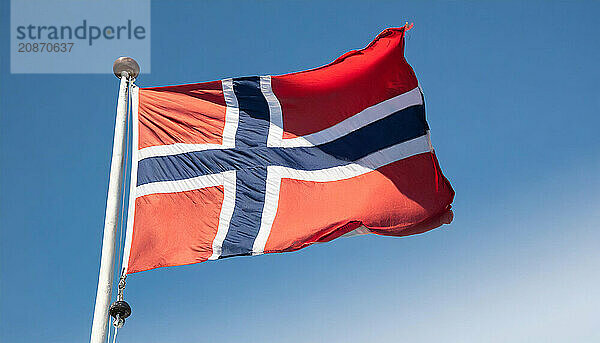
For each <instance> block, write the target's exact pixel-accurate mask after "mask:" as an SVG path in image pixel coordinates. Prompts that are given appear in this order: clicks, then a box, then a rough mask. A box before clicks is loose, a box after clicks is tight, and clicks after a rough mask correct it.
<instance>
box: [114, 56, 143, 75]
mask: <svg viewBox="0 0 600 343" xmlns="http://www.w3.org/2000/svg"><path fill="white" fill-rule="evenodd" d="M123 72H127V74H128V77H131V78H134V79H135V78H136V77H137V76H138V75H139V74H140V65H139V64H138V63H137V62H136V61H135V60H134V59H133V58H131V57H119V58H117V60H116V61H115V63H113V73H115V76H116V77H118V78H121V75H122V74H123Z"/></svg>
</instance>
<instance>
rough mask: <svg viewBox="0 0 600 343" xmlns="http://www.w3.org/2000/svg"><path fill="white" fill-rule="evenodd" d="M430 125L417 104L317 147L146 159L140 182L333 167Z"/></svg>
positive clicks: (140, 169) (220, 151) (219, 151)
mask: <svg viewBox="0 0 600 343" xmlns="http://www.w3.org/2000/svg"><path fill="white" fill-rule="evenodd" d="M428 129H429V127H428V125H427V122H426V121H425V110H424V107H423V106H422V105H419V106H412V107H409V108H406V109H404V110H402V111H398V112H396V113H394V114H392V115H390V116H388V117H386V118H383V119H381V120H379V121H377V122H374V123H371V124H369V125H367V126H365V127H362V128H360V129H358V130H356V131H354V132H351V133H350V134H348V135H346V136H343V137H341V138H339V139H337V140H335V141H332V142H329V143H325V144H322V145H320V146H316V147H302V148H268V147H266V146H261V147H254V148H247V147H246V148H234V149H213V150H204V151H196V152H189V153H185V154H179V155H170V156H159V157H150V158H146V159H143V160H142V161H140V162H139V165H138V178H137V184H138V185H143V184H146V183H151V182H159V181H170V180H182V179H188V178H192V177H196V176H200V175H208V174H215V173H220V172H224V171H228V170H246V169H251V168H256V167H266V166H269V165H279V166H285V167H290V168H294V169H299V170H317V169H324V168H330V167H335V166H339V165H343V164H347V163H349V162H351V161H356V160H357V159H360V158H362V157H364V156H367V155H369V154H371V153H373V152H376V151H379V150H381V149H384V148H387V147H389V146H392V145H396V144H399V143H402V142H405V141H408V140H411V139H414V138H417V137H420V136H423V135H424V134H425V133H426V131H427V130H428Z"/></svg>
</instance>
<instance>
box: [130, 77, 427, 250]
mask: <svg viewBox="0 0 600 343" xmlns="http://www.w3.org/2000/svg"><path fill="white" fill-rule="evenodd" d="M233 90H234V93H235V96H236V98H237V102H238V107H239V122H238V127H237V132H236V135H235V148H230V149H212V150H203V151H195V152H189V153H183V154H178V155H169V156H158V157H150V158H146V159H143V160H141V161H140V162H139V165H138V178H137V185H138V186H139V185H143V184H147V183H151V182H159V181H170V180H182V179H188V178H192V177H197V176H201V175H209V174H217V173H222V172H225V171H229V170H235V171H236V198H235V208H234V211H233V215H232V217H231V221H230V224H229V230H228V232H227V235H226V237H225V240H224V241H223V245H222V253H221V257H229V256H238V255H248V254H250V253H251V252H252V246H253V244H254V240H255V239H256V236H257V235H258V231H259V229H260V223H261V217H262V211H263V207H264V201H265V190H266V178H267V167H268V166H270V165H278V166H285V167H289V168H293V169H299V170H318V169H325V168H331V167H335V166H340V165H345V164H348V163H352V162H354V161H356V160H358V159H360V158H362V157H364V156H367V155H369V154H370V153H373V152H376V151H378V150H381V149H384V148H386V147H389V146H392V145H396V144H399V143H401V142H404V141H408V140H411V139H414V138H417V137H420V136H422V135H424V134H426V131H427V130H428V129H429V127H428V126H427V122H426V121H425V108H424V105H416V106H411V107H408V108H406V109H404V110H401V111H398V112H396V113H393V114H391V115H389V116H387V117H385V118H383V119H381V120H379V121H376V122H374V123H371V124H369V125H367V126H364V127H362V128H359V129H357V130H355V131H353V132H351V133H349V134H347V135H346V136H343V137H340V138H338V139H336V140H334V141H331V142H328V143H325V144H321V145H318V146H312V147H294V148H283V147H267V137H268V133H269V120H270V114H269V106H268V104H267V101H266V99H265V98H264V96H263V94H262V92H261V88H260V78H259V77H258V76H251V77H242V78H236V79H233ZM319 115H327V113H306V116H307V117H308V116H319Z"/></svg>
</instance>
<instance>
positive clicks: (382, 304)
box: [0, 1, 600, 343]
mask: <svg viewBox="0 0 600 343" xmlns="http://www.w3.org/2000/svg"><path fill="white" fill-rule="evenodd" d="M599 13H600V3H598V2H549V1H548V2H546V1H544V2H526V3H525V2H524V3H521V2H492V1H486V2H481V3H479V2H411V3H408V2H399V1H395V2H394V1H385V2H383V1H382V2H373V3H366V2H365V3H359V2H344V3H343V4H342V3H341V2H303V3H301V2H275V1H260V2H243V3H242V2H240V3H235V2H210V3H208V2H188V1H185V2H184V1H170V2H166V1H163V2H157V1H155V2H153V3H152V21H151V25H152V27H151V32H152V73H151V74H144V75H141V77H139V80H138V85H139V86H141V87H144V86H155V85H166V84H177V83H188V82H200V81H205V80H213V79H221V78H224V77H231V76H241V75H256V74H258V75H260V74H281V73H287V72H291V71H297V70H302V69H307V68H311V67H315V66H319V65H323V64H325V63H328V62H329V61H331V60H333V59H335V58H336V57H337V56H339V55H341V54H342V53H344V52H346V51H348V50H351V49H357V48H361V47H363V46H365V45H366V44H367V43H368V42H369V41H370V40H371V39H372V38H374V37H375V36H376V35H377V34H378V33H379V32H380V31H382V30H383V29H384V28H386V27H390V26H401V25H403V24H404V22H405V21H410V22H414V23H415V27H414V28H413V30H411V31H410V32H409V33H408V36H407V44H406V56H407V59H408V61H409V63H410V64H411V65H412V66H413V68H414V69H415V71H416V73H417V76H418V78H419V80H420V82H421V84H422V86H423V88H424V92H425V97H426V102H427V115H428V121H429V124H430V126H431V129H432V139H433V143H434V146H435V148H436V151H437V154H438V158H439V160H440V164H441V166H442V168H443V170H444V173H445V174H446V176H447V177H448V178H449V180H450V181H451V183H452V185H453V186H454V188H455V190H456V199H455V202H454V211H455V220H454V222H453V223H452V225H449V226H445V227H443V228H441V229H437V230H434V231H431V232H429V233H426V234H423V235H419V236H413V237H407V238H386V237H370V236H369V237H359V238H351V239H340V240H336V241H334V242H332V243H328V244H322V245H318V246H314V247H310V248H307V249H304V250H302V251H299V252H295V253H288V254H279V255H268V256H259V257H246V258H232V259H226V260H221V261H216V262H209V263H203V264H198V265H192V266H184V267H174V268H163V269H159V270H155V271H149V272H144V273H139V274H134V275H132V276H131V277H130V278H129V279H128V287H127V295H126V296H127V300H128V301H129V302H130V303H131V305H132V307H133V315H132V317H131V319H130V320H128V321H127V324H126V326H125V328H124V329H122V330H121V331H120V332H119V338H120V340H121V341H122V342H144V343H147V342H198V341H203V342H242V341H243V342H255V341H275V340H276V341H281V342H338V341H344V342H366V341H373V342H398V341H410V342H432V341H444V342H507V341H510V342H598V341H600V331H599V330H598V328H597V324H598V323H597V319H598V317H599V316H600V310H599V309H600V292H599V291H598V283H600V273H599V270H600V252H599V250H598V246H599V244H600V233H599V232H598V226H599V224H600V197H598V193H599V192H600V177H598V174H599V171H600V138H599V135H598V132H597V131H598V127H600V116H598V114H599V113H600V96H599V94H600V86H599V80H600V68H598V61H599V60H600V45H598V43H597V41H598V35H599V34H600V29H598V25H597V22H598V19H597V18H598V14H599ZM0 15H1V24H0V25H2V28H3V29H2V30H0V40H1V44H2V49H1V50H0V73H1V74H0V115H1V125H0V133H1V136H0V141H1V146H0V194H1V199H0V201H1V208H0V316H1V317H0V341H2V342H7V343H9V342H10V343H12V342H15V343H18V342H75V341H86V340H88V337H89V330H90V327H91V319H92V318H91V317H92V311H93V306H94V298H95V293H96V282H97V276H98V275H97V274H98V268H99V261H100V243H101V237H102V225H103V219H104V209H105V201H106V191H107V184H108V168H109V163H110V153H111V143H112V133H113V125H114V112H115V105H116V95H117V87H118V81H117V80H116V78H115V77H114V76H112V75H109V74H106V75H60V74H57V75H33V74H32V75H17V74H14V75H13V74H10V63H9V49H8V47H9V44H10V37H9V32H8V31H9V30H8V24H9V23H8V20H9V3H8V1H3V2H2V4H0ZM119 55H120V54H119V52H118V51H115V57H117V56H119ZM112 62H113V61H112V60H111V61H106V67H107V69H110V68H111V65H112ZM141 67H142V70H143V69H144V66H143V65H142V66H141Z"/></svg>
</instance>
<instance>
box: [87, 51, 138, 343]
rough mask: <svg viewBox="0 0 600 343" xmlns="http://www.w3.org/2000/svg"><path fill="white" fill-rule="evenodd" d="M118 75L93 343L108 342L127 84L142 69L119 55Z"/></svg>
mask: <svg viewBox="0 0 600 343" xmlns="http://www.w3.org/2000/svg"><path fill="white" fill-rule="evenodd" d="M113 72H114V73H115V76H117V77H118V78H119V79H121V83H120V86H119V100H118V102H117V117H116V121H115V135H114V138H113V151H112V160H111V163H110V178H109V181H108V196H107V200H106V216H105V218H104V235H103V238H102V257H101V260H100V273H99V276H98V289H97V293H96V305H95V307H94V319H93V322H92V333H91V337H90V343H104V342H106V335H107V332H108V309H109V305H110V300H111V296H112V283H113V269H114V262H115V261H114V260H115V236H116V231H117V223H118V222H119V211H120V208H121V188H122V183H123V169H124V168H125V164H124V163H123V162H124V161H123V155H124V149H125V131H126V127H127V103H128V98H129V94H128V88H129V87H128V86H129V83H133V81H134V80H135V78H136V77H137V76H138V74H139V72H140V67H139V66H138V64H137V62H136V61H135V60H134V59H132V58H130V57H120V58H118V59H117V60H116V61H115V63H114V64H113Z"/></svg>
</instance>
